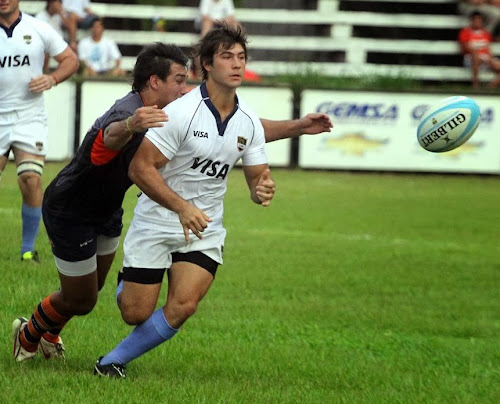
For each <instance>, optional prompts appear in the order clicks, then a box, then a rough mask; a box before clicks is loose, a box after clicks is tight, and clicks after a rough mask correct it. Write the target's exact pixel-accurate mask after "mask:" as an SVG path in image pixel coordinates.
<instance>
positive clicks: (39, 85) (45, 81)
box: [28, 74, 57, 93]
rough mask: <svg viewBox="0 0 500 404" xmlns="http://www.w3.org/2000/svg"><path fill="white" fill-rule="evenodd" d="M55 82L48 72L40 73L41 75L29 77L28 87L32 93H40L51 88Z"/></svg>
mask: <svg viewBox="0 0 500 404" xmlns="http://www.w3.org/2000/svg"><path fill="white" fill-rule="evenodd" d="M56 84H57V83H56V80H55V79H54V77H52V76H51V75H50V74H42V75H41V76H37V77H35V78H33V79H31V81H30V84H29V87H28V88H29V90H30V91H31V92H32V93H41V92H43V91H45V90H49V89H51V88H52V87H54V86H55V85H56Z"/></svg>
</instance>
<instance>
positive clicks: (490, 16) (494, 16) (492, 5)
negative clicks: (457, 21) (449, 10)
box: [458, 0, 500, 33]
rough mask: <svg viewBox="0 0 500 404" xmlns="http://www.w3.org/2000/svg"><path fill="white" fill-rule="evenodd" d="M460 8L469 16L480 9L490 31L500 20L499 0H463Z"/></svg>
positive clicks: (463, 13) (461, 11)
mask: <svg viewBox="0 0 500 404" xmlns="http://www.w3.org/2000/svg"><path fill="white" fill-rule="evenodd" d="M458 9H459V11H460V13H461V14H462V15H464V16H466V17H469V16H470V15H471V14H472V13H473V12H475V11H479V12H480V13H482V14H483V18H484V26H485V28H486V30H487V31H489V32H490V33H491V32H493V30H494V29H495V27H496V25H497V24H498V23H499V22H500V1H499V0H461V1H460V3H459V5H458Z"/></svg>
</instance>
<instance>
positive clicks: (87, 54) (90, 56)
mask: <svg viewBox="0 0 500 404" xmlns="http://www.w3.org/2000/svg"><path fill="white" fill-rule="evenodd" d="M78 58H79V59H80V62H81V64H82V65H83V75H84V76H88V77H96V76H100V75H109V76H113V77H121V76H124V75H125V71H124V70H123V69H122V68H121V67H120V65H121V60H122V54H121V52H120V50H119V49H118V45H117V44H116V42H115V41H114V40H113V39H111V38H107V37H105V36H104V22H103V20H102V18H97V19H96V20H95V21H94V23H93V24H92V27H91V28H90V36H88V37H86V38H83V39H82V40H81V41H80V43H79V44H78Z"/></svg>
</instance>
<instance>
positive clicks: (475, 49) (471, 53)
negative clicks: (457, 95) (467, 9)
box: [458, 11, 500, 88]
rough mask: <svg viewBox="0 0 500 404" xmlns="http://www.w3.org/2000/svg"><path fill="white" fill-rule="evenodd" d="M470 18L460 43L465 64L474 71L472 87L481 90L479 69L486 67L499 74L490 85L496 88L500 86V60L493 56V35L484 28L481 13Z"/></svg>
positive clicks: (462, 30) (462, 32) (460, 35)
mask: <svg viewBox="0 0 500 404" xmlns="http://www.w3.org/2000/svg"><path fill="white" fill-rule="evenodd" d="M469 18H470V24H469V26H468V27H465V28H462V29H461V30H460V32H459V34H458V42H459V44H460V49H461V51H462V54H463V55H464V64H465V66H467V67H470V68H471V70H472V86H473V87H474V88H479V69H480V68H481V66H483V65H486V66H488V67H490V68H491V69H492V70H493V71H495V72H496V74H497V76H496V77H495V79H494V80H493V81H492V82H491V83H490V87H496V86H498V84H500V60H498V59H496V58H494V57H493V56H492V55H491V51H490V44H491V34H490V33H489V32H488V31H487V30H486V29H485V28H484V17H483V15H482V14H481V13H480V12H479V11H475V12H473V13H472V14H471V15H470V17H469Z"/></svg>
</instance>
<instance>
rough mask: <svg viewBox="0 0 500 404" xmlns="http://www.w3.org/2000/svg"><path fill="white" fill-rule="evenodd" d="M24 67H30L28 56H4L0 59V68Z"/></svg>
mask: <svg viewBox="0 0 500 404" xmlns="http://www.w3.org/2000/svg"><path fill="white" fill-rule="evenodd" d="M25 65H27V66H29V65H30V58H29V56H28V55H24V56H21V55H15V56H4V57H3V58H0V67H17V66H25Z"/></svg>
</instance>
